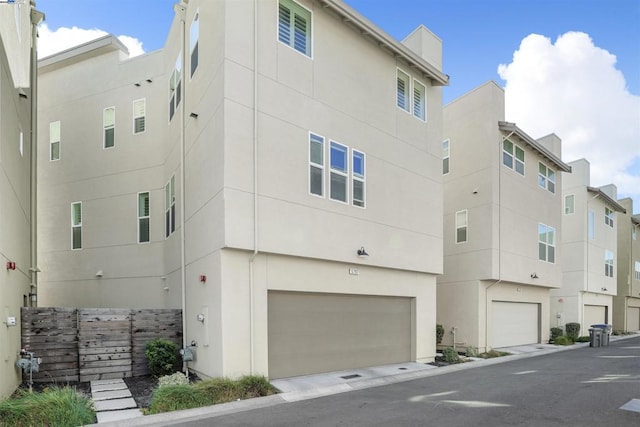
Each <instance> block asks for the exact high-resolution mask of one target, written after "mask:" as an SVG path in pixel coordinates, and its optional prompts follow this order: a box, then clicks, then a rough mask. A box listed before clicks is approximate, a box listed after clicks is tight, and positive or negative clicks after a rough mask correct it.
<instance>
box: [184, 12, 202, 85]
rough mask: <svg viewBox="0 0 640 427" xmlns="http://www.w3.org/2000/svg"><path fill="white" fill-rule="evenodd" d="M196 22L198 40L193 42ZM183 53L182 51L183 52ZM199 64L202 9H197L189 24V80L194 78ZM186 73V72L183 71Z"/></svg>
mask: <svg viewBox="0 0 640 427" xmlns="http://www.w3.org/2000/svg"><path fill="white" fill-rule="evenodd" d="M196 22H197V24H196V37H195V39H196V42H195V44H194V43H193V26H194V24H195V23H196ZM194 51H195V56H196V67H195V68H193V53H194ZM181 54H182V53H181ZM198 65H200V9H199V8H198V9H196V13H195V14H194V15H193V19H192V20H191V25H190V26H189V81H191V79H193V75H194V74H195V73H196V71H198ZM183 74H184V73H183Z"/></svg>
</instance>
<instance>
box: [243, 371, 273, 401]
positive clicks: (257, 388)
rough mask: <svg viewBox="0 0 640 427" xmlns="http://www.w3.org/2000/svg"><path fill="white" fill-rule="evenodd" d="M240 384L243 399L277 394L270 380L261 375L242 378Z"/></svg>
mask: <svg viewBox="0 0 640 427" xmlns="http://www.w3.org/2000/svg"><path fill="white" fill-rule="evenodd" d="M238 383H240V388H241V389H242V391H243V397H244V398H245V399H251V398H253V397H260V396H269V395H271V394H274V393H275V392H276V390H275V388H274V387H273V386H272V385H271V384H270V383H269V380H267V379H266V378H265V377H263V376H259V375H246V376H244V377H242V378H240V379H239V380H238Z"/></svg>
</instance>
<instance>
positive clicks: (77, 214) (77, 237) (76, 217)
mask: <svg viewBox="0 0 640 427" xmlns="http://www.w3.org/2000/svg"><path fill="white" fill-rule="evenodd" d="M71 249H82V202H75V203H71Z"/></svg>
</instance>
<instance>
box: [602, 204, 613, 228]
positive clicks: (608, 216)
mask: <svg viewBox="0 0 640 427" xmlns="http://www.w3.org/2000/svg"><path fill="white" fill-rule="evenodd" d="M615 217H616V213H615V211H614V210H613V209H611V208H609V206H605V207H604V223H605V224H606V225H608V226H609V227H611V228H613V221H614V219H615Z"/></svg>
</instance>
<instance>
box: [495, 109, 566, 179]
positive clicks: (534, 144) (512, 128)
mask: <svg viewBox="0 0 640 427" xmlns="http://www.w3.org/2000/svg"><path fill="white" fill-rule="evenodd" d="M498 126H499V127H500V130H501V131H504V132H510V133H512V134H514V135H516V136H517V137H518V138H520V139H521V140H522V141H524V142H525V143H526V144H527V145H528V146H530V147H531V148H533V149H534V150H535V151H537V152H538V153H539V154H540V155H542V156H543V157H546V158H547V160H549V161H550V162H551V163H552V164H553V165H554V166H555V167H556V168H558V169H559V170H561V171H563V172H571V166H569V165H568V164H566V163H564V162H563V161H562V160H560V159H559V158H558V157H557V156H556V155H555V154H553V153H552V152H551V151H549V150H547V149H546V148H545V147H544V146H543V145H542V144H540V143H539V142H538V141H536V140H535V139H533V138H531V137H530V136H529V135H527V134H526V133H525V132H524V131H523V130H522V129H520V128H519V127H518V126H516V124H515V123H510V122H502V121H500V122H498Z"/></svg>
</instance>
